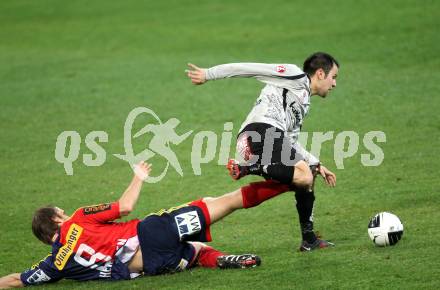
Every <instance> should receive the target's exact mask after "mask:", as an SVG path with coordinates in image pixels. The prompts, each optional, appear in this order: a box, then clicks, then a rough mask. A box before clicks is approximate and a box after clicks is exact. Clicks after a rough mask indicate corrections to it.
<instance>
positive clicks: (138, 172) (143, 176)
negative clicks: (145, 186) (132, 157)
mask: <svg viewBox="0 0 440 290" xmlns="http://www.w3.org/2000/svg"><path fill="white" fill-rule="evenodd" d="M133 171H134V175H135V177H137V178H139V179H140V180H142V181H145V180H147V178H148V176H150V172H151V164H148V163H146V162H145V161H141V162H139V163H138V164H136V165H135V166H134V168H133Z"/></svg>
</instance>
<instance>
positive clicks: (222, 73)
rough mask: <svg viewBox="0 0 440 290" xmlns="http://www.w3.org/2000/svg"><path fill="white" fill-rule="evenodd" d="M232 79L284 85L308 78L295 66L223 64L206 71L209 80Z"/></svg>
mask: <svg viewBox="0 0 440 290" xmlns="http://www.w3.org/2000/svg"><path fill="white" fill-rule="evenodd" d="M232 77H255V78H257V79H258V80H260V81H261V82H264V83H269V82H270V83H272V84H275V85H276V84H279V85H282V84H283V83H286V82H289V81H290V82H291V81H294V80H298V79H302V78H304V77H306V75H305V74H304V72H303V71H302V70H301V69H300V68H299V67H297V66H296V65H294V64H267V63H230V64H221V65H217V66H214V67H211V68H209V69H207V70H206V79H207V80H217V79H222V78H232Z"/></svg>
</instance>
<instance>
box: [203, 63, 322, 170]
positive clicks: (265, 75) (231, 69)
mask: <svg viewBox="0 0 440 290" xmlns="http://www.w3.org/2000/svg"><path fill="white" fill-rule="evenodd" d="M231 77H255V78H256V79H257V80H259V81H261V82H263V83H265V84H266V86H265V87H264V88H263V89H262V90H261V93H260V96H259V97H258V99H257V101H256V102H255V105H254V107H253V108H252V110H251V112H250V113H249V114H248V116H247V118H246V120H245V121H244V122H243V124H242V125H241V128H240V132H241V131H242V130H243V128H244V127H246V126H247V125H248V124H251V123H266V124H269V125H272V126H274V127H276V128H278V129H280V130H282V131H284V132H286V135H287V136H288V137H289V139H290V141H291V143H292V146H293V147H294V148H295V149H296V151H297V153H298V154H300V155H302V156H303V157H304V160H306V161H307V162H308V163H309V164H311V165H312V164H317V163H318V162H319V160H318V159H317V158H316V157H314V156H313V155H312V154H310V153H309V152H307V151H306V150H305V149H304V148H303V147H302V146H301V144H299V142H298V137H299V133H300V130H301V126H302V123H303V119H304V117H305V116H306V115H307V113H308V111H309V107H310V95H311V91H310V79H309V78H308V76H307V75H306V74H305V73H304V72H303V71H302V70H301V69H300V68H299V67H297V66H296V65H293V64H263V63H231V64H222V65H218V66H214V67H212V68H209V69H207V70H206V79H207V80H216V79H222V78H231Z"/></svg>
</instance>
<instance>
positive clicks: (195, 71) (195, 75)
mask: <svg viewBox="0 0 440 290" xmlns="http://www.w3.org/2000/svg"><path fill="white" fill-rule="evenodd" d="M188 66H189V68H190V69H187V70H185V72H186V74H187V76H188V77H189V78H190V79H191V82H192V83H193V84H194V85H201V84H204V83H205V82H206V70H205V69H204V68H199V67H198V66H196V65H194V64H192V63H189V64H188Z"/></svg>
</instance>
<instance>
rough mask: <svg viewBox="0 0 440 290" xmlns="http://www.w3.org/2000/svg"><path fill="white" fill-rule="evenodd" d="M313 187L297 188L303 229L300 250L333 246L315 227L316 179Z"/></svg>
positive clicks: (298, 206)
mask: <svg viewBox="0 0 440 290" xmlns="http://www.w3.org/2000/svg"><path fill="white" fill-rule="evenodd" d="M315 177H316V175H314V177H313V184H312V186H311V187H305V188H304V187H302V188H296V189H295V199H296V209H297V211H298V216H299V223H300V229H301V236H302V242H301V246H300V248H299V250H300V251H311V250H315V249H321V248H327V247H329V246H333V245H334V244H333V243H330V242H328V241H326V240H322V239H321V238H320V237H318V236H317V235H316V234H315V232H314V228H313V208H314V202H315V192H314V180H315Z"/></svg>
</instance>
